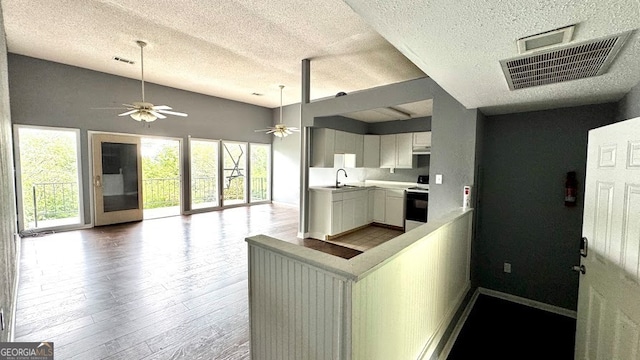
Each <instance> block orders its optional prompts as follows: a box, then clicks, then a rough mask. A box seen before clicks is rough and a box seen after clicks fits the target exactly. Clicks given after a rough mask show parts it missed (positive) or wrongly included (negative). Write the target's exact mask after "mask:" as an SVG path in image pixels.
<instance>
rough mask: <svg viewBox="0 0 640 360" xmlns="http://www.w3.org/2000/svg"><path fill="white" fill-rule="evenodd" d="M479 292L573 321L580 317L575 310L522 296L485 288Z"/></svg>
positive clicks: (479, 289) (481, 288)
mask: <svg viewBox="0 0 640 360" xmlns="http://www.w3.org/2000/svg"><path fill="white" fill-rule="evenodd" d="M478 291H479V292H480V294H483V295H488V296H493V297H495V298H499V299H502V300H507V301H511V302H514V303H517V304H521V305H525V306H529V307H532V308H536V309H540V310H544V311H548V312H552V313H554V314H558V315H563V316H566V317H570V318H572V319H576V318H577V317H578V313H577V311H575V310H569V309H565V308H561V307H559V306H555V305H549V304H545V303H543V302H540V301H536V300H531V299H527V298H523V297H520V296H516V295H511V294H507V293H503V292H501V291H496V290H491V289H486V288H483V287H480V288H478Z"/></svg>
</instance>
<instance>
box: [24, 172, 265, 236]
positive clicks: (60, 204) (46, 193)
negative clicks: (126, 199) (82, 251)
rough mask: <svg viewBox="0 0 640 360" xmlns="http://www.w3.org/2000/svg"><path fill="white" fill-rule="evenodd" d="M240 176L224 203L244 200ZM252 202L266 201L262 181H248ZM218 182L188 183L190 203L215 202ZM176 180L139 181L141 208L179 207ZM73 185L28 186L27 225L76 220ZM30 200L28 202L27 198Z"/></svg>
mask: <svg viewBox="0 0 640 360" xmlns="http://www.w3.org/2000/svg"><path fill="white" fill-rule="evenodd" d="M244 179H245V178H244V177H238V178H235V179H233V180H232V181H231V182H230V183H229V187H228V188H225V189H224V194H225V199H226V200H228V201H234V200H243V199H244ZM250 185H251V186H250V194H251V200H252V201H260V200H266V199H268V186H267V185H268V183H267V179H266V178H252V179H251V184H250ZM217 189H218V181H217V178H215V177H199V178H193V179H192V180H191V191H192V193H191V196H192V202H193V203H215V204H219V202H218V201H217V200H218V191H217ZM180 191H181V188H180V178H178V177H176V178H160V179H145V180H143V185H142V193H143V199H144V208H145V209H154V208H162V207H171V206H179V205H180ZM78 193H79V192H78V183H77V182H47V183H34V184H32V189H31V194H25V195H26V197H27V199H25V200H26V201H25V204H28V203H29V201H30V202H31V204H32V206H31V208H29V207H27V206H25V208H26V209H25V216H26V218H27V219H26V220H27V221H28V222H33V223H34V224H35V227H36V228H37V227H38V221H45V220H58V219H66V218H73V217H77V216H78V213H79V199H78ZM28 197H31V199H28Z"/></svg>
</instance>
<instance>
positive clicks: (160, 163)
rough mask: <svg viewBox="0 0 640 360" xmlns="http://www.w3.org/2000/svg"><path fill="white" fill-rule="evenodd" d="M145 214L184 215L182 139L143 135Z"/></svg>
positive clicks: (156, 215) (153, 215)
mask: <svg viewBox="0 0 640 360" xmlns="http://www.w3.org/2000/svg"><path fill="white" fill-rule="evenodd" d="M140 143H141V152H142V199H143V209H144V210H143V218H144V219H155V218H160V217H166V216H175V215H180V207H181V199H182V196H181V193H182V190H181V189H182V177H181V172H180V141H179V140H175V139H166V138H144V137H143V138H141V139H140Z"/></svg>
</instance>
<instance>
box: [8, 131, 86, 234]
mask: <svg viewBox="0 0 640 360" xmlns="http://www.w3.org/2000/svg"><path fill="white" fill-rule="evenodd" d="M79 135H80V133H79V131H78V130H67V129H51V128H44V127H23V126H18V127H17V137H18V159H19V161H18V165H19V168H18V170H19V172H20V183H19V185H20V188H21V192H20V199H19V203H20V207H21V209H22V214H21V215H22V221H21V227H22V229H23V230H29V229H38V228H53V227H59V226H65V225H77V224H81V222H82V219H81V212H82V211H83V210H82V203H81V199H82V197H81V195H80V188H81V187H80V186H79V185H78V184H79V179H80V168H79V165H78V164H79V163H80V161H79V159H78V156H79V152H78V144H79V141H80V140H79Z"/></svg>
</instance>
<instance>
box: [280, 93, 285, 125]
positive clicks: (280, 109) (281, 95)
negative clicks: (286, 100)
mask: <svg viewBox="0 0 640 360" xmlns="http://www.w3.org/2000/svg"><path fill="white" fill-rule="evenodd" d="M282 89H284V85H280V124H282Z"/></svg>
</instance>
